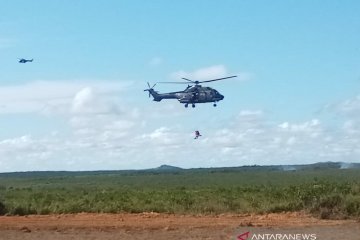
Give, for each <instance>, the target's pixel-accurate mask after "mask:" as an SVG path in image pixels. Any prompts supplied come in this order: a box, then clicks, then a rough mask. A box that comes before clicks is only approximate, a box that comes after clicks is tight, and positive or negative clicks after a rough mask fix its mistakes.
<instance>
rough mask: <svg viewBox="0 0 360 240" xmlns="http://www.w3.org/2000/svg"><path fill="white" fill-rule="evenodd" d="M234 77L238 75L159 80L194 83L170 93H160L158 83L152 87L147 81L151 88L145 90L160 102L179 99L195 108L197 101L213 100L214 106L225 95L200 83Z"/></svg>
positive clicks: (186, 105) (206, 101)
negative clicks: (206, 78) (199, 79)
mask: <svg viewBox="0 0 360 240" xmlns="http://www.w3.org/2000/svg"><path fill="white" fill-rule="evenodd" d="M234 77H237V76H230V77H224V78H217V79H212V80H206V81H193V80H190V79H188V78H182V79H184V80H186V81H187V82H158V83H174V84H189V83H192V84H194V85H192V86H191V85H188V86H187V88H186V89H185V90H184V91H178V92H169V93H158V92H157V91H155V90H154V87H155V86H156V83H155V84H154V85H153V86H152V87H150V84H149V83H147V85H148V87H149V88H148V89H145V90H144V91H148V92H149V97H150V95H151V96H153V98H154V99H153V100H154V101H156V102H160V101H161V100H163V99H177V100H178V101H179V102H180V103H184V104H185V107H186V108H187V107H188V106H189V104H191V106H192V107H193V108H194V107H195V104H196V103H208V102H212V103H213V106H214V107H216V102H219V101H221V100H223V99H224V96H223V95H221V94H220V93H219V92H218V91H217V90H215V89H213V88H210V87H203V86H201V85H200V83H205V82H214V81H219V80H224V79H228V78H234Z"/></svg>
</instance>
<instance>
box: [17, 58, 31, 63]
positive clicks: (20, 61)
mask: <svg viewBox="0 0 360 240" xmlns="http://www.w3.org/2000/svg"><path fill="white" fill-rule="evenodd" d="M32 61H34V59H25V58H19V63H27V62H32Z"/></svg>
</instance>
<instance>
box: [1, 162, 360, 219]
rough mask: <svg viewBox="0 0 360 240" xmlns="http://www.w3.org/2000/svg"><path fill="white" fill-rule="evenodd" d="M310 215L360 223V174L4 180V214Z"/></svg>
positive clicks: (249, 172)
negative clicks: (304, 212)
mask: <svg viewBox="0 0 360 240" xmlns="http://www.w3.org/2000/svg"><path fill="white" fill-rule="evenodd" d="M300 210H303V211H307V212H310V213H312V214H314V215H316V216H318V217H321V218H359V217H360V169H332V168H325V169H303V170H299V171H280V170H278V169H272V168H267V167H247V168H225V169H221V168H220V169H194V170H182V169H177V170H173V171H172V170H170V171H156V170H154V171H102V172H33V173H12V174H5V173H4V174H0V214H8V215H26V214H50V213H79V212H95V213H100V212H101V213H117V212H131V213H138V212H149V211H154V212H166V213H181V214H183V213H186V214H220V213H229V212H231V213H270V212H282V211H300Z"/></svg>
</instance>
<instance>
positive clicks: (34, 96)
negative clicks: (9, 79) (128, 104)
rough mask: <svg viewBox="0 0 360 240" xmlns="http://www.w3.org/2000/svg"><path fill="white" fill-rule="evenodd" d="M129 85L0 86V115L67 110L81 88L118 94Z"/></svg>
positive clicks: (59, 83)
mask: <svg viewBox="0 0 360 240" xmlns="http://www.w3.org/2000/svg"><path fill="white" fill-rule="evenodd" d="M130 84H131V83H130V82H114V81H103V82H101V83H99V82H95V81H86V80H82V81H71V82H70V81H35V82H30V83H26V84H21V85H20V84H19V85H9V86H0V103H1V105H0V114H9V113H31V112H42V111H43V112H44V113H46V114H50V113H52V112H56V111H60V112H63V111H68V110H69V107H68V106H69V105H70V104H71V102H72V100H73V97H74V95H75V94H77V93H78V92H79V91H81V90H82V89H84V88H90V89H92V90H91V91H95V90H96V92H97V93H98V94H102V95H104V94H117V93H119V92H122V91H123V90H124V89H126V88H127V87H128V86H129V85H130Z"/></svg>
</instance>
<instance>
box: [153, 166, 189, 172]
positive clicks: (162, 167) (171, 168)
mask: <svg viewBox="0 0 360 240" xmlns="http://www.w3.org/2000/svg"><path fill="white" fill-rule="evenodd" d="M150 170H158V171H179V170H184V169H182V168H180V167H174V166H171V165H161V166H160V167H157V168H153V169H150Z"/></svg>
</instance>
